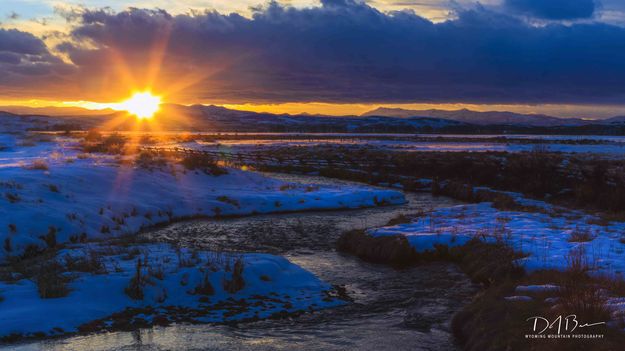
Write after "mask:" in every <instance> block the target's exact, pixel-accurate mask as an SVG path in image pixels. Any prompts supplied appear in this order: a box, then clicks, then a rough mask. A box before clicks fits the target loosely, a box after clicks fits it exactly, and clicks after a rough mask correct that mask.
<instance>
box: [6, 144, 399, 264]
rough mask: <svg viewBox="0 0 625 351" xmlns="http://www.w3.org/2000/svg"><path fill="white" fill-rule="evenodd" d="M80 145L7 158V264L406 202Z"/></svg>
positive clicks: (39, 147) (20, 150) (40, 147)
mask: <svg viewBox="0 0 625 351" xmlns="http://www.w3.org/2000/svg"><path fill="white" fill-rule="evenodd" d="M73 143H75V142H72V141H71V140H63V139H61V141H59V142H43V143H37V144H35V145H33V146H16V144H17V143H16V144H15V145H14V146H12V147H11V148H10V149H9V150H6V151H3V152H1V153H0V155H1V158H0V195H1V197H0V228H3V230H2V231H0V242H1V243H3V249H2V250H0V260H1V259H3V258H6V257H7V256H13V255H19V254H22V253H23V252H24V250H26V248H27V247H28V246H32V248H35V247H38V248H43V247H45V246H46V245H49V244H50V241H53V242H55V243H63V242H68V241H76V240H84V239H96V238H97V239H106V238H107V237H111V236H118V235H122V234H132V233H136V232H137V231H139V230H141V229H142V228H145V227H149V226H152V225H155V224H159V223H166V222H170V221H172V220H174V219H178V218H185V217H192V216H209V217H210V216H226V215H249V214H254V213H270V212H285V211H303V210H321V209H342V208H359V207H365V206H376V205H379V204H397V203H403V202H404V201H405V200H404V197H403V195H402V194H401V193H400V192H397V191H392V190H385V189H379V188H372V187H365V186H362V187H359V186H340V187H332V186H311V185H298V184H291V183H285V182H282V181H278V180H275V179H272V178H269V177H267V176H264V175H261V174H258V173H254V172H248V171H242V170H237V169H228V170H227V171H228V173H227V174H223V175H210V174H206V173H205V172H203V171H199V170H187V169H185V168H184V167H182V166H181V165H174V164H168V165H165V166H163V167H157V168H150V169H148V168H144V167H140V166H137V165H136V164H135V163H133V161H132V160H128V159H124V158H120V157H115V156H105V155H97V154H80V153H79V152H78V151H77V150H75V149H73V148H72V146H75V145H73ZM47 235H49V236H48V237H46V236H47ZM52 236H54V238H53V237H52Z"/></svg>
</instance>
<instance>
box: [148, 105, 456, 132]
mask: <svg viewBox="0 0 625 351" xmlns="http://www.w3.org/2000/svg"><path fill="white" fill-rule="evenodd" d="M155 118H156V120H157V121H158V122H159V124H165V125H169V126H171V128H174V127H175V128H176V129H185V130H202V131H204V130H214V131H231V132H237V131H239V132H259V131H260V132H363V133H364V132H406V133H410V132H422V131H430V130H433V129H440V128H446V127H454V126H460V125H464V124H465V123H462V122H458V121H450V120H445V119H440V118H430V117H416V118H396V117H384V116H379V117H374V118H371V117H360V116H341V117H335V116H319V115H304V114H301V115H290V114H271V113H258V112H250V111H239V110H230V109H227V108H225V107H221V106H214V105H192V106H183V105H171V104H170V105H163V106H162V109H161V111H160V112H159V113H158V114H157V115H156V116H155Z"/></svg>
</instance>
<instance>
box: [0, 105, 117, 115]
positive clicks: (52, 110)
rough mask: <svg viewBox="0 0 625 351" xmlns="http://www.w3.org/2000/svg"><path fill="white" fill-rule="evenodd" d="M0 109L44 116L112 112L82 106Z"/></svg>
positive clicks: (12, 107) (111, 111)
mask: <svg viewBox="0 0 625 351" xmlns="http://www.w3.org/2000/svg"><path fill="white" fill-rule="evenodd" d="M0 111H5V112H10V113H15V114H20V115H46V116H102V115H108V114H111V113H113V112H114V111H113V110H111V109H104V110H89V109H86V108H82V107H71V106H68V107H62V106H46V107H30V106H0Z"/></svg>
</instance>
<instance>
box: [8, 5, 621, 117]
mask: <svg viewBox="0 0 625 351" xmlns="http://www.w3.org/2000/svg"><path fill="white" fill-rule="evenodd" d="M623 62H625V2H623V1H620V0H601V1H599V0H484V1H481V2H475V1H466V0H455V1H454V0H414V1H413V0H375V1H359V0H321V1H317V0H291V1H279V2H262V1H257V0H230V1H214V0H180V1H166V0H149V1H144V0H136V1H119V0H106V1H104V0H82V1H57V0H2V1H0V105H28V106H46V105H60V106H66V105H69V106H74V105H76V106H86V107H93V106H98V103H110V102H116V101H120V100H123V99H124V98H126V97H128V96H129V95H131V94H132V93H133V92H134V91H144V90H149V91H152V92H153V93H154V94H157V95H160V96H162V97H163V99H164V101H166V102H172V103H183V104H195V103H202V104H220V105H225V106H228V107H232V108H239V109H248V110H255V111H267V112H287V113H302V112H306V113H320V114H358V113H362V112H366V111H367V110H370V109H373V108H375V107H377V106H388V107H404V108H412V109H428V108H442V109H457V108H471V109H474V110H480V111H485V110H510V111H516V112H529V113H546V114H551V115H557V116H565V117H586V118H598V117H608V116H613V115H625V84H623V82H624V81H625V65H623Z"/></svg>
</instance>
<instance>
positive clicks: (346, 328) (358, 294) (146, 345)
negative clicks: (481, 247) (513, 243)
mask: <svg viewBox="0 0 625 351" xmlns="http://www.w3.org/2000/svg"><path fill="white" fill-rule="evenodd" d="M271 176H272V177H279V178H281V179H284V180H285V181H297V182H300V183H317V184H319V183H324V184H329V183H331V184H337V183H346V182H343V181H338V180H334V179H325V178H320V177H308V176H306V177H304V176H296V175H281V174H271ZM406 198H407V200H408V202H407V203H406V204H404V205H399V206H388V207H377V208H368V209H358V210H349V211H322V212H304V213H291V214H273V215H259V216H251V217H243V218H231V219H221V220H214V219H203V220H193V221H185V222H179V223H174V224H171V225H168V226H166V227H163V228H158V229H155V230H152V231H149V232H146V233H143V234H142V236H143V237H144V238H146V239H149V240H154V241H166V242H175V241H181V242H183V243H184V244H185V245H188V246H194V247H198V248H209V249H219V250H233V251H247V252H250V251H255V252H268V253H273V254H277V255H283V256H285V257H287V258H288V259H289V260H291V261H292V262H293V263H295V264H298V265H300V266H302V267H303V268H305V269H307V270H309V271H311V272H312V273H314V274H316V275H317V276H318V277H319V278H320V279H323V280H325V281H327V282H329V283H331V284H333V285H337V286H342V287H344V288H345V290H346V291H347V293H348V295H349V296H350V297H351V298H352V299H353V302H351V303H349V304H347V305H346V306H343V307H340V308H335V309H327V310H322V311H317V312H314V313H309V314H304V315H300V316H296V317H290V318H284V319H275V320H274V319H272V320H265V321H258V322H253V323H240V324H236V325H212V324H209V325H187V324H183V325H172V326H167V327H154V328H148V329H141V330H137V331H134V332H111V333H99V334H93V335H86V336H74V337H68V338H62V339H53V340H43V341H36V342H29V343H25V344H19V345H12V346H11V347H10V349H12V350H394V351H396V350H455V349H457V346H456V345H455V343H454V339H453V336H452V334H451V331H450V321H451V318H452V316H453V314H454V313H455V312H456V311H458V310H459V309H460V308H462V306H463V305H464V304H466V303H467V302H468V301H469V300H470V299H471V297H472V296H473V295H474V294H475V292H476V287H475V286H473V285H472V284H471V282H470V281H469V279H468V278H467V277H466V276H465V275H464V274H463V273H461V272H460V271H459V270H458V269H457V268H456V267H455V266H454V265H451V264H447V263H431V264H424V265H419V266H416V267H413V268H408V269H402V270H397V269H393V268H391V267H387V266H384V265H375V264H370V263H366V262H362V261H361V260H359V259H358V258H355V257H353V256H350V255H345V254H341V253H338V252H336V251H335V250H334V245H335V242H336V240H337V239H338V237H339V236H340V235H341V233H342V232H344V231H346V230H350V229H359V228H368V227H375V226H382V225H384V224H386V223H387V222H388V220H390V219H391V218H394V217H396V216H398V215H400V214H406V215H410V214H414V213H417V212H420V211H424V210H430V209H434V208H437V207H441V206H449V205H451V204H453V203H454V202H453V201H452V200H449V199H447V198H443V197H432V196H431V195H429V194H415V193H408V194H406Z"/></svg>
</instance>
